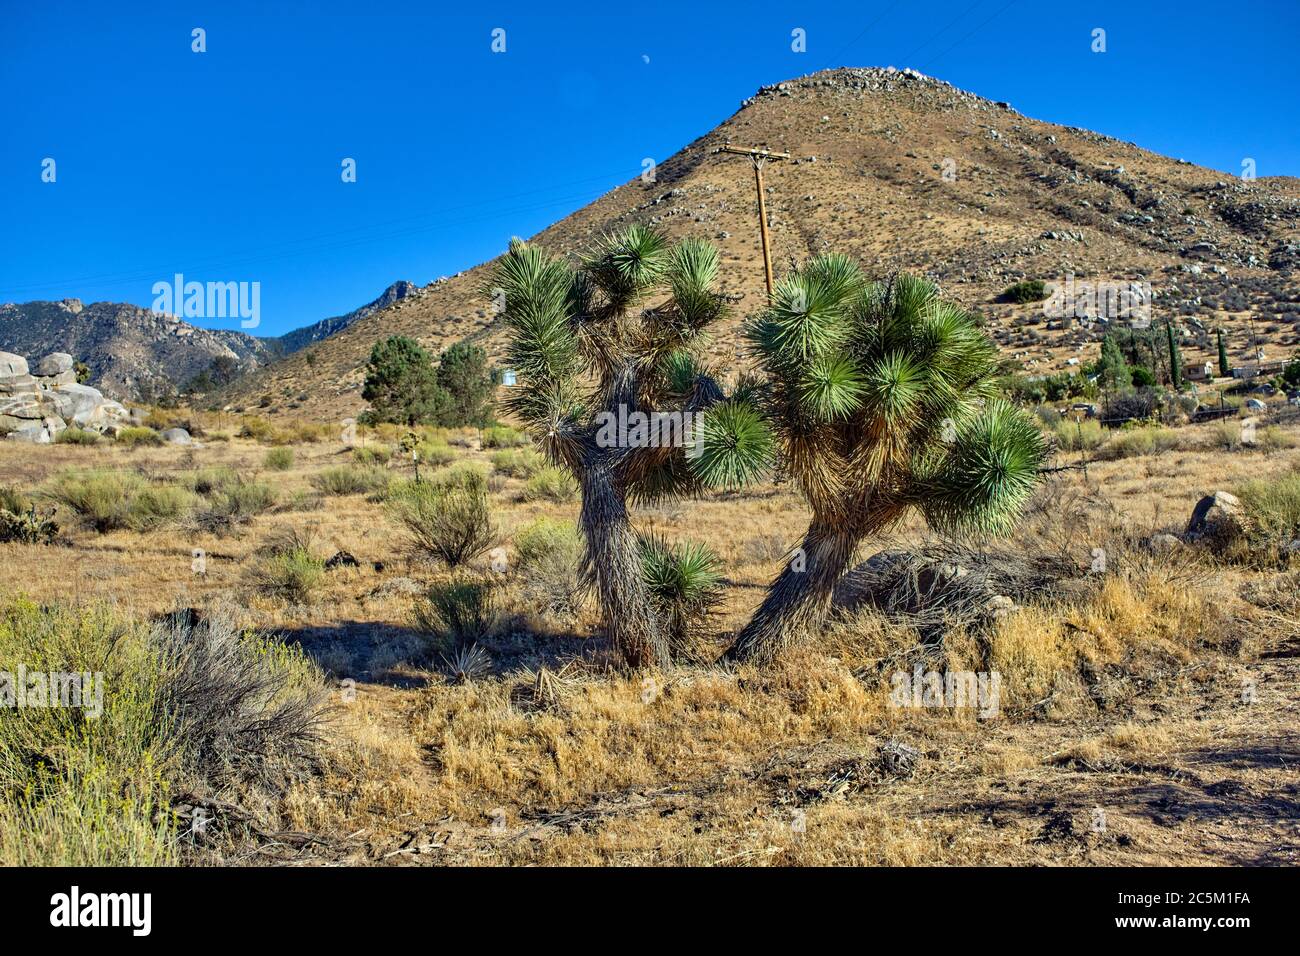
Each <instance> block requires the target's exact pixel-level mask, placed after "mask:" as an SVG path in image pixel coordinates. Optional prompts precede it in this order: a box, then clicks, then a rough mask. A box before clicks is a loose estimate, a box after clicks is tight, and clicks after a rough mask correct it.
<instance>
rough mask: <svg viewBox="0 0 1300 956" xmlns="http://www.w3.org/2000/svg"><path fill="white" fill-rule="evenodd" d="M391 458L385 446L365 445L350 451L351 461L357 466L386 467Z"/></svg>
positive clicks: (391, 455) (391, 453) (389, 451)
mask: <svg viewBox="0 0 1300 956" xmlns="http://www.w3.org/2000/svg"><path fill="white" fill-rule="evenodd" d="M392 457H393V449H391V448H389V447H388V446H387V445H365V446H363V447H361V448H354V449H352V460H353V461H355V462H356V463H357V464H358V465H386V464H388V462H389V461H390V460H391V459H392Z"/></svg>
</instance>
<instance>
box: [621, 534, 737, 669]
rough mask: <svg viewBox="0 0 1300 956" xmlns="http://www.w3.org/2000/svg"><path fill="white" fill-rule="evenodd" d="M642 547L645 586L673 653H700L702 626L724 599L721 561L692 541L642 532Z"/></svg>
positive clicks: (695, 654) (686, 655)
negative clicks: (673, 540) (675, 541)
mask: <svg viewBox="0 0 1300 956" xmlns="http://www.w3.org/2000/svg"><path fill="white" fill-rule="evenodd" d="M640 547H641V567H642V573H643V574H644V575H645V581H646V587H647V588H648V589H649V591H650V594H651V595H652V597H653V598H654V600H655V602H656V604H658V606H659V608H660V613H661V614H662V615H663V618H664V620H665V622H666V627H667V631H668V640H669V642H670V644H671V646H672V650H673V655H674V657H675V658H677V659H681V658H683V657H699V656H700V654H699V652H698V643H699V638H700V634H699V630H700V626H701V625H702V624H703V623H704V621H705V620H706V619H707V617H708V615H709V613H710V612H711V611H712V610H713V609H714V608H715V607H716V605H717V604H718V602H719V601H720V600H721V599H722V570H721V568H722V562H721V561H720V560H719V558H718V556H717V554H716V553H714V551H713V550H712V549H711V548H709V547H707V546H705V545H702V544H697V543H696V542H693V541H686V542H683V543H681V544H669V543H668V542H667V541H665V540H664V539H663V538H661V537H658V536H656V535H642V536H641V538H640Z"/></svg>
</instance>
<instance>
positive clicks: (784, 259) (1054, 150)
mask: <svg viewBox="0 0 1300 956" xmlns="http://www.w3.org/2000/svg"><path fill="white" fill-rule="evenodd" d="M727 142H731V143H734V144H737V145H745V146H759V147H766V148H770V149H773V150H779V151H783V152H789V153H790V154H791V156H792V159H791V160H790V161H788V162H774V163H772V164H770V165H769V167H768V169H767V173H766V179H767V204H768V210H769V217H770V221H771V231H772V244H773V250H774V258H775V260H776V266H777V272H778V275H779V274H780V273H781V272H782V271H784V270H785V269H787V268H788V264H789V263H790V262H791V261H794V260H798V259H802V258H804V257H806V256H808V255H810V254H813V253H817V252H822V251H825V250H830V249H835V250H841V251H845V252H848V253H850V254H852V255H854V256H855V257H857V258H858V259H859V260H860V261H862V262H863V263H864V264H865V265H866V266H867V267H868V268H869V269H871V270H872V271H874V272H877V273H886V272H888V271H890V270H895V269H908V270H913V271H918V272H923V273H927V274H929V275H931V276H932V277H934V278H935V279H936V280H937V281H938V282H939V283H940V284H941V285H942V286H943V287H944V289H945V291H946V292H948V293H949V294H950V295H952V296H954V297H956V298H957V299H959V300H961V301H962V302H964V303H965V304H967V305H968V306H969V307H972V308H975V309H978V310H980V311H981V312H982V313H983V314H984V315H985V317H986V319H987V321H988V323H989V326H990V329H991V331H992V333H993V334H994V335H995V337H996V338H997V340H998V342H999V344H1000V345H1001V346H1002V348H1003V349H1004V350H1005V351H1006V353H1007V355H1008V356H1009V357H1012V358H1014V359H1016V360H1017V361H1019V362H1020V363H1021V365H1022V367H1023V368H1024V369H1025V370H1026V371H1028V372H1030V373H1033V374H1042V373H1046V372H1050V371H1056V370H1059V369H1062V368H1066V367H1069V364H1070V361H1071V359H1075V360H1076V361H1078V360H1081V359H1086V358H1089V357H1091V356H1092V355H1095V352H1096V348H1097V345H1096V343H1097V340H1098V339H1099V337H1100V335H1101V333H1102V331H1103V330H1104V328H1105V323H1104V322H1100V321H1095V320H1093V319H1084V320H1082V321H1073V320H1069V319H1067V320H1064V321H1063V320H1061V319H1059V318H1058V319H1052V318H1050V317H1048V316H1046V315H1044V308H1043V305H1042V304H1041V303H1037V304H1026V305H1015V304H1008V303H1003V302H1001V301H1000V297H1001V294H1002V292H1003V290H1004V289H1005V288H1006V287H1007V286H1008V285H1010V284H1011V283H1013V282H1015V281H1018V280H1021V279H1042V280H1045V281H1048V282H1055V283H1057V284H1058V285H1059V284H1061V283H1063V282H1064V281H1065V280H1066V279H1067V277H1069V276H1071V275H1072V276H1073V277H1074V278H1075V280H1076V281H1078V280H1084V281H1087V282H1099V281H1113V282H1116V283H1129V282H1149V283H1150V286H1151V290H1152V295H1153V296H1154V314H1153V316H1152V318H1153V319H1154V320H1155V321H1156V322H1159V323H1163V321H1164V319H1165V318H1170V319H1172V320H1173V322H1174V323H1175V325H1176V328H1177V329H1178V333H1179V334H1180V335H1181V336H1182V337H1183V338H1184V357H1185V359H1186V361H1187V362H1188V363H1189V364H1190V363H1194V362H1199V361H1203V360H1204V359H1208V358H1212V357H1213V355H1214V354H1215V353H1214V352H1213V348H1214V343H1213V341H1212V336H1210V335H1209V334H1208V331H1209V330H1210V329H1213V328H1214V327H1216V326H1222V327H1224V328H1225V329H1226V330H1227V333H1228V336H1227V337H1228V346H1229V351H1230V353H1231V356H1232V358H1233V360H1234V361H1244V360H1245V359H1247V357H1248V355H1249V356H1253V355H1254V353H1255V351H1256V349H1257V348H1259V347H1262V348H1264V349H1265V350H1266V351H1267V352H1269V353H1271V354H1270V357H1274V356H1276V355H1278V354H1279V353H1281V352H1286V353H1289V352H1290V351H1291V350H1293V349H1294V348H1295V347H1296V345H1297V342H1298V341H1300V339H1298V338H1297V333H1298V332H1300V289H1298V288H1297V285H1298V283H1297V274H1296V267H1297V265H1300V180H1297V179H1295V178H1291V177H1272V178H1260V179H1256V180H1252V181H1249V182H1243V181H1242V180H1241V179H1239V178H1234V177H1233V176H1230V175H1228V174H1225V173H1222V172H1218V171H1215V170H1211V169H1205V168H1202V167H1198V166H1195V165H1192V164H1190V163H1187V162H1185V161H1183V160H1179V159H1171V158H1169V157H1165V156H1160V155H1158V154H1156V153H1152V152H1150V151H1148V150H1144V149H1142V148H1140V147H1138V146H1136V145H1134V144H1132V143H1127V142H1122V141H1120V140H1117V139H1113V138H1111V137H1108V136H1105V135H1102V134H1099V133H1094V132H1090V131H1088V130H1084V129H1076V128H1069V127H1063V126H1058V125H1054V124H1051V123H1046V122H1042V121H1039V120H1035V119H1031V118H1029V117H1026V116H1023V115H1021V114H1020V113H1018V112H1017V111H1016V110H1015V108H1014V106H1013V105H1012V104H1008V103H999V102H994V101H991V100H987V99H984V98H982V97H980V96H976V95H974V94H972V93H968V92H964V91H962V90H959V89H957V88H955V87H953V86H951V85H950V84H948V83H945V82H943V81H941V80H937V79H933V78H930V77H926V76H923V75H921V74H919V73H916V72H915V71H911V70H902V71H899V70H894V69H893V68H888V69H880V68H869V69H838V70H831V71H825V72H821V73H816V74H812V75H810V76H807V77H803V78H800V79H796V80H791V81H789V82H784V83H780V84H777V85H775V86H771V87H765V88H763V89H761V90H759V91H758V92H757V93H756V94H755V95H754V96H753V97H750V98H749V99H747V100H745V101H744V102H743V103H742V104H741V107H740V109H739V110H738V111H737V112H736V113H735V114H734V115H733V116H732V117H731V118H730V119H728V120H726V121H725V122H724V123H722V124H721V125H720V126H719V127H718V128H716V129H714V130H713V131H711V132H709V133H707V134H706V135H704V136H702V137H700V138H699V139H697V140H696V141H694V142H693V143H690V144H689V145H687V146H685V147H684V148H683V149H682V150H680V151H679V152H678V153H676V154H675V155H673V156H672V157H670V158H668V159H666V160H664V161H663V162H661V163H660V164H659V165H658V168H657V170H656V176H655V181H654V182H649V183H647V182H644V181H642V180H641V179H640V178H637V179H634V180H632V181H630V182H628V183H626V184H624V185H622V186H619V187H618V188H616V189H614V190H612V191H610V192H609V193H607V194H606V195H604V196H602V197H601V198H600V199H598V200H596V201H595V202H593V203H591V204H590V205H588V206H586V207H584V208H583V209H580V210H578V211H577V212H575V213H573V214H572V215H570V216H568V217H566V218H565V219H563V220H561V221H559V222H557V223H555V224H554V225H553V226H551V227H549V228H548V229H546V230H544V231H542V232H541V233H540V234H538V235H537V236H535V237H533V238H534V239H535V240H536V241H538V242H540V243H542V244H544V245H546V246H547V247H549V248H550V249H552V250H554V251H555V252H556V253H561V254H566V255H571V256H572V255H576V254H577V253H579V252H580V251H581V250H582V249H583V248H584V247H586V246H587V245H588V243H590V242H591V240H592V239H593V237H595V236H597V235H598V234H600V233H601V232H603V231H605V230H607V229H609V228H611V227H614V226H618V225H621V224H625V223H630V222H634V221H641V222H649V223H655V224H658V225H659V226H661V227H662V228H663V229H665V230H666V231H667V232H668V233H669V234H670V235H673V236H682V235H687V234H692V235H703V236H705V237H708V238H710V239H712V240H714V241H715V242H716V243H717V244H718V245H719V247H720V248H721V250H722V253H723V263H724V271H723V279H722V281H723V283H724V285H725V287H726V289H727V290H728V291H729V292H731V293H733V294H734V296H735V297H736V308H735V315H734V317H733V319H732V320H731V323H732V324H731V325H724V327H723V328H722V330H721V332H720V334H718V335H717V337H716V339H715V343H714V346H713V354H714V358H715V359H716V360H718V361H721V362H724V363H725V364H726V365H728V366H733V367H734V365H735V364H736V362H737V359H738V357H740V356H741V343H740V341H739V339H738V337H737V336H735V335H734V329H735V323H737V322H739V321H740V319H741V318H742V317H743V316H745V315H746V314H750V313H753V312H754V311H756V310H757V309H759V308H760V307H761V304H762V300H763V296H762V290H763V279H762V260H761V254H760V249H759V240H758V229H757V225H756V216H755V208H756V201H755V193H754V177H753V174H752V172H751V170H750V167H749V163H748V162H747V161H746V160H745V159H743V158H742V157H737V156H727V155H725V154H717V153H716V152H715V150H716V148H717V147H718V146H720V145H722V144H723V143H727ZM503 246H504V242H503ZM484 268H485V266H479V267H476V268H474V269H471V270H469V271H467V272H465V273H463V274H459V275H457V276H455V277H452V278H449V279H446V280H440V281H439V282H438V283H435V284H433V285H431V286H427V287H425V288H424V289H421V290H419V291H417V292H416V293H414V294H412V295H409V296H406V297H404V298H402V299H400V300H398V301H396V302H394V303H393V304H392V305H390V306H388V307H387V308H383V309H380V310H378V311H376V312H374V313H372V314H371V315H368V316H366V317H365V318H362V319H359V320H357V321H355V322H353V323H352V324H351V325H350V326H349V327H348V328H346V329H344V330H343V331H341V332H339V333H338V334H336V335H332V336H330V337H329V338H327V339H325V340H323V341H321V342H319V343H317V345H316V346H315V347H314V348H313V349H312V350H311V353H312V355H311V361H310V362H309V361H307V359H306V357H305V356H304V355H303V354H302V353H299V354H297V355H293V356H290V357H288V358H287V359H285V360H284V361H281V362H277V363H276V364H275V365H274V366H273V367H271V368H270V369H263V370H260V371H258V372H255V373H254V374H252V375H251V376H248V377H246V378H244V379H242V380H241V381H240V382H239V383H237V385H236V387H235V389H234V390H233V391H232V392H231V393H230V394H229V395H228V396H226V397H227V398H228V399H229V400H231V402H232V404H234V405H235V406H236V407H240V406H244V405H250V406H251V405H253V404H258V405H261V406H263V407H264V408H265V409H266V410H268V411H270V412H272V413H275V412H277V411H285V410H286V409H287V404H288V403H289V402H290V401H291V400H292V399H293V398H294V397H295V396H301V395H304V394H306V395H308V396H310V400H309V401H308V402H303V403H302V405H301V409H302V410H300V411H297V412H294V414H302V413H303V412H304V411H310V413H311V414H312V415H313V416H314V417H321V418H326V417H342V416H344V415H347V414H353V413H355V412H356V411H358V410H359V409H361V408H362V407H363V402H362V400H361V398H360V390H361V382H362V377H363V366H364V362H365V358H366V356H367V354H368V353H369V350H370V347H371V345H372V344H373V343H374V341H375V340H376V339H378V338H380V337H382V336H384V335H388V334H392V333H398V332H400V333H404V334H408V335H412V336H414V337H416V338H418V339H420V340H421V341H422V342H424V343H425V344H426V345H427V346H429V347H430V348H433V349H438V348H442V347H445V346H446V345H448V344H450V343H451V342H453V341H455V340H457V339H460V338H465V337H468V338H471V339H473V340H475V341H478V342H481V343H482V344H484V345H485V346H486V347H487V348H488V350H489V352H490V353H492V354H494V355H499V354H500V347H501V344H502V338H501V329H500V327H499V325H498V324H496V323H494V316H493V313H492V311H491V303H490V302H489V301H488V299H487V297H486V296H485V295H484V293H483V291H482V290H483V285H484ZM295 404H297V402H295Z"/></svg>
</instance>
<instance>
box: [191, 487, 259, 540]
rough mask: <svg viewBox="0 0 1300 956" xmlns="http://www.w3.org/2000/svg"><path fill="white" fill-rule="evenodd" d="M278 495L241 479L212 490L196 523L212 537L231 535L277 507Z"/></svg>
mask: <svg viewBox="0 0 1300 956" xmlns="http://www.w3.org/2000/svg"><path fill="white" fill-rule="evenodd" d="M276 498H277V495H276V491H275V489H274V488H273V487H271V486H270V485H269V484H267V483H265V482H261V481H248V480H245V479H244V478H241V477H239V476H235V478H234V480H232V481H227V482H223V483H222V484H220V485H219V486H217V487H214V488H212V489H211V490H210V491H209V492H208V494H207V495H206V496H205V498H204V500H203V501H202V502H201V503H200V504H199V505H198V507H196V509H195V511H194V522H195V525H196V527H198V528H199V529H200V530H203V531H207V532H208V533H210V534H228V533H229V532H230V531H231V530H232V529H233V528H235V527H237V526H240V525H244V524H247V523H248V522H249V521H251V520H252V519H253V517H255V516H256V515H259V514H262V513H264V512H266V511H270V510H271V509H272V508H273V507H275V503H276Z"/></svg>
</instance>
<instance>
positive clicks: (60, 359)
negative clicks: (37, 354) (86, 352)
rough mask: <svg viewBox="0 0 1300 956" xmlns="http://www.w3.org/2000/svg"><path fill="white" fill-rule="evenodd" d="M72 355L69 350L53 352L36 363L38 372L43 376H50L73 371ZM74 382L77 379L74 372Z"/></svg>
mask: <svg viewBox="0 0 1300 956" xmlns="http://www.w3.org/2000/svg"><path fill="white" fill-rule="evenodd" d="M72 365H73V363H72V356H71V355H69V354H68V353H67V352H51V353H50V354H49V355H47V356H45V358H43V359H41V360H40V361H39V362H37V363H36V373H35V374H37V375H39V376H41V377H42V378H49V377H51V376H54V375H61V374H63V373H64V372H71V371H72ZM72 380H73V381H74V382H75V381H76V380H77V379H76V375H75V373H74V374H73V379H72Z"/></svg>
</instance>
